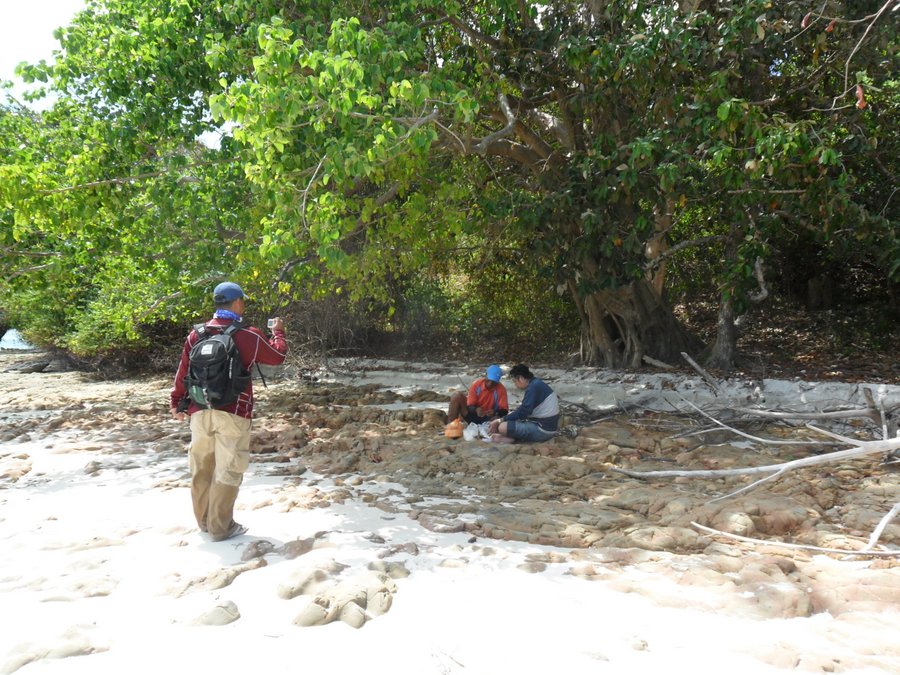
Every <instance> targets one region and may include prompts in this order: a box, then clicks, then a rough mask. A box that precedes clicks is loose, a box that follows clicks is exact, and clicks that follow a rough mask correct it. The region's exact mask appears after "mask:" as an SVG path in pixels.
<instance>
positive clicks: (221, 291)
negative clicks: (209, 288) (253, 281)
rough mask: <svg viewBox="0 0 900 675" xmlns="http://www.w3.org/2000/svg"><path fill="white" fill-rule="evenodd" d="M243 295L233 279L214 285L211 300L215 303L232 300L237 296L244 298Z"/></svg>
mask: <svg viewBox="0 0 900 675" xmlns="http://www.w3.org/2000/svg"><path fill="white" fill-rule="evenodd" d="M246 297H247V296H246V295H244V291H242V290H241V287H240V286H238V285H237V284H236V283H234V282H233V281H223V282H222V283H221V284H219V285H218V286H216V288H215V290H214V291H213V302H215V303H216V304H217V305H218V304H221V303H223V302H233V301H235V300H237V299H238V298H246Z"/></svg>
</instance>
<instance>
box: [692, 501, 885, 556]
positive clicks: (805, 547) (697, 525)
mask: <svg viewBox="0 0 900 675" xmlns="http://www.w3.org/2000/svg"><path fill="white" fill-rule="evenodd" d="M897 506H900V504H898V505H897ZM894 508H895V509H896V508H897V507H896V506H895V507H894ZM892 513H893V511H892ZM691 525H693V526H694V527H695V528H697V529H698V530H700V531H701V532H707V533H708V534H713V535H716V536H717V537H725V538H726V539H734V540H736V541H745V542H748V543H750V544H763V545H765V546H777V547H779V548H792V549H801V550H804V551H818V552H819V553H836V554H839V555H848V556H857V555H864V556H878V557H882V558H892V557H895V556H900V551H872V550H869V545H867V546H866V548H864V549H862V550H859V551H848V550H846V549H843V548H822V547H821V546H810V545H808V544H791V543H788V542H783V541H766V540H765V539H754V538H753V537H744V536H742V535H740V534H732V533H731V532H723V531H722V530H715V529H713V528H711V527H706V526H705V525H701V524H700V523H695V522H691ZM870 545H871V544H870Z"/></svg>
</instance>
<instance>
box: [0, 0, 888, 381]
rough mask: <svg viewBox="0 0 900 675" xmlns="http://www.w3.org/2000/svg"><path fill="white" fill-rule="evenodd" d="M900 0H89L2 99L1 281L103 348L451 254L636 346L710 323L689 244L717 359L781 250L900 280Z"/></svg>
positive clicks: (394, 287)
mask: <svg viewBox="0 0 900 675" xmlns="http://www.w3.org/2000/svg"><path fill="white" fill-rule="evenodd" d="M898 6H900V3H898V2H897V1H896V0H874V1H867V0H862V1H855V2H852V3H851V2H839V1H836V0H828V1H826V2H824V3H822V2H821V1H820V2H811V1H805V0H795V1H788V2H780V3H774V2H771V0H742V1H740V2H737V1H734V2H731V1H724V0H723V1H712V0H681V1H680V2H675V1H672V2H644V1H640V0H635V1H633V2H628V3H622V2H611V1H604V0H587V1H586V2H570V1H549V2H541V3H536V2H530V1H528V0H516V1H513V0H486V1H476V2H453V1H450V2H441V3H434V2H426V1H422V0H386V1H384V2H380V3H370V2H368V0H348V1H343V0H335V1H330V2H323V1H317V0H312V1H306V2H295V1H293V0H292V1H291V2H285V1H284V0H253V1H250V0H227V1H223V0H89V2H88V5H87V9H86V10H85V11H83V12H82V13H80V14H79V15H78V16H77V17H76V18H75V20H74V21H73V23H72V24H71V25H70V26H67V27H64V28H62V29H60V31H59V40H60V51H59V52H58V54H57V59H56V62H55V64H53V65H47V64H34V65H28V66H25V67H23V68H22V69H21V72H22V74H23V75H24V76H25V77H26V78H28V79H31V80H33V81H35V82H45V83H47V86H48V87H49V88H50V89H51V90H52V91H53V92H54V95H55V97H56V98H55V103H54V104H53V105H52V107H50V108H49V109H47V110H46V111H45V112H40V113H38V112H33V111H32V110H30V109H29V108H27V107H25V106H22V105H18V104H16V103H14V102H12V101H9V102H7V104H6V105H5V106H3V108H2V110H0V139H2V141H0V142H2V144H3V147H4V149H5V153H4V154H5V159H4V160H3V163H2V166H0V219H2V222H3V224H4V227H3V228H2V231H0V257H2V259H3V270H4V272H3V275H2V279H0V291H2V299H0V309H2V310H3V311H4V312H6V313H7V314H8V315H10V316H11V317H13V319H14V321H15V323H16V324H17V325H19V326H20V327H21V328H23V329H24V330H25V332H26V334H28V333H30V334H31V335H33V336H37V337H38V338H39V339H40V340H42V341H45V342H47V343H54V344H57V345H59V346H63V347H65V348H68V349H71V350H74V351H80V352H83V353H93V352H102V351H104V350H108V349H111V348H118V347H122V346H129V345H140V344H142V343H145V342H146V341H147V340H148V336H149V335H150V333H151V332H152V331H151V329H152V327H153V326H155V325H157V324H159V323H164V322H175V323H178V322H182V323H183V322H185V321H186V320H187V319H188V317H190V316H193V315H194V314H195V313H196V312H197V311H198V309H199V308H200V307H202V306H203V305H204V303H205V301H206V298H207V294H208V290H209V288H210V287H211V286H212V285H214V283H215V282H217V281H219V280H221V279H223V278H226V277H227V278H232V279H237V280H239V281H241V282H242V283H243V284H244V285H245V286H247V287H249V288H250V289H251V292H253V293H254V294H255V295H257V297H259V298H260V299H261V300H262V302H263V303H268V304H269V305H270V306H276V305H283V304H285V303H287V302H289V301H291V300H292V299H299V298H304V297H309V296H318V297H324V296H327V295H332V294H335V293H340V294H342V295H343V296H346V297H347V298H348V299H349V300H350V301H352V302H359V303H365V304H366V305H367V306H370V307H373V306H374V307H377V308H378V310H377V311H378V312H379V313H381V314H382V315H383V318H384V320H386V321H389V320H390V316H391V313H392V311H393V308H395V307H396V306H397V305H398V302H399V299H400V297H401V296H402V295H403V293H405V292H406V291H408V290H409V289H410V288H414V287H415V286H416V285H417V284H419V285H420V284H421V283H422V281H423V279H428V278H439V277H440V278H445V279H446V278H448V277H449V276H452V275H456V277H457V278H461V279H465V280H466V283H469V284H472V288H477V287H479V284H480V288H481V289H482V291H483V290H484V289H485V288H487V287H490V286H492V285H493V286H494V287H495V288H500V287H502V288H509V289H510V291H511V293H509V294H502V295H501V296H500V297H491V301H492V302H496V303H497V309H496V311H498V312H500V313H503V312H506V313H507V314H509V313H512V314H513V315H514V314H516V313H519V314H520V315H521V320H522V321H526V322H527V321H531V320H532V316H533V315H534V314H540V313H541V312H543V311H546V310H547V309H548V308H550V307H551V306H554V305H555V303H559V302H561V301H564V302H566V303H569V307H570V308H572V313H573V315H574V316H576V317H580V339H581V345H582V356H583V358H584V360H585V362H587V363H592V364H598V365H605V366H611V367H621V366H630V367H634V366H638V365H640V364H641V362H642V359H643V358H644V357H654V358H657V359H663V360H667V359H671V358H673V356H674V355H677V353H678V352H680V351H684V350H688V351H691V352H692V353H698V352H699V351H700V350H701V349H702V345H701V344H700V343H699V341H698V340H697V339H696V338H695V337H694V336H692V335H690V334H689V333H688V332H687V331H686V330H685V329H684V328H683V327H682V326H681V325H680V324H679V323H678V321H677V320H676V319H675V317H674V315H673V313H672V310H671V298H670V297H669V295H670V291H671V288H670V286H671V281H670V279H671V272H672V270H673V269H674V270H677V269H679V264H680V261H682V260H683V259H684V257H685V256H690V255H694V256H696V255H699V256H700V257H701V258H702V259H703V266H702V270H703V274H704V275H707V276H708V281H709V282H710V283H711V284H713V285H714V287H715V288H717V289H718V292H719V294H720V307H721V309H720V332H719V339H718V340H717V341H716V344H715V345H714V347H713V348H712V351H711V352H710V353H709V355H710V357H711V359H712V362H713V363H714V364H716V365H724V366H728V365H729V364H730V363H731V362H732V360H733V358H734V343H735V337H734V331H733V323H734V318H735V316H737V315H739V314H740V313H742V312H743V311H745V310H746V308H747V307H748V305H749V303H751V302H752V301H753V300H754V299H759V298H760V297H761V296H762V295H764V294H765V292H766V288H767V284H768V283H771V280H772V276H773V274H777V269H778V268H777V265H776V264H775V261H776V260H778V258H779V256H782V257H784V256H788V257H789V258H790V259H791V260H793V261H797V260H806V261H809V263H808V264H810V265H812V264H813V262H812V261H814V260H815V259H816V258H821V257H822V256H826V257H831V258H834V259H837V260H851V259H856V260H859V261H861V262H862V263H865V264H866V265H869V266H872V267H874V268H875V269H876V270H877V275H878V276H879V277H880V278H882V279H884V281H885V283H886V284H890V283H896V282H897V281H898V280H900V238H898V228H897V220H898V202H900V198H894V191H895V190H896V180H895V176H896V175H897V169H898V166H897V163H898V160H897V157H898V156H900V147H898V138H897V133H896V122H897V115H896V112H897V107H898V103H900V94H898V86H897V85H898V79H897V72H900V70H898V68H897V53H898V52H897V47H898V39H897V31H896V18H897V8H898ZM211 137H216V138H217V139H218V142H215V143H212V142H210V141H209V140H206V141H205V142H204V139H209V138H211ZM575 330H578V329H577V328H576V329H575Z"/></svg>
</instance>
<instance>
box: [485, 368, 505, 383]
mask: <svg viewBox="0 0 900 675" xmlns="http://www.w3.org/2000/svg"><path fill="white" fill-rule="evenodd" d="M501 377H503V370H501V369H500V366H488V369H487V379H489V380H490V381H491V382H499V381H500V378H501Z"/></svg>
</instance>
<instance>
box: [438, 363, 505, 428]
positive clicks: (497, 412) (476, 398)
mask: <svg viewBox="0 0 900 675" xmlns="http://www.w3.org/2000/svg"><path fill="white" fill-rule="evenodd" d="M502 376H503V371H502V370H501V369H500V366H488V369H487V372H486V373H485V377H482V378H479V379H477V380H475V381H474V382H473V383H472V386H471V387H469V392H468V394H463V393H456V394H453V396H452V397H451V398H450V408H449V409H448V410H447V420H448V421H450V422H452V421H453V420H455V419H457V418H458V417H462V418H463V420H465V421H466V422H467V423H471V422H474V423H475V424H481V423H482V422H487V421H489V420H492V419H495V418H497V417H503V416H504V415H506V414H507V413H508V412H509V402H508V401H507V398H506V387H504V386H503V385H502V384H500V378H501V377H502Z"/></svg>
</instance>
